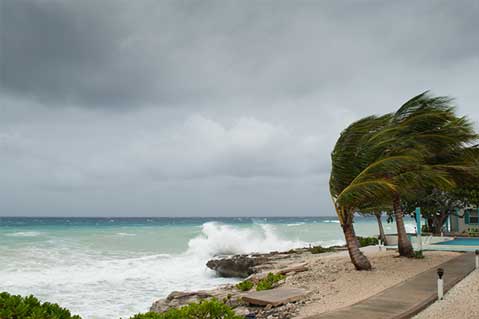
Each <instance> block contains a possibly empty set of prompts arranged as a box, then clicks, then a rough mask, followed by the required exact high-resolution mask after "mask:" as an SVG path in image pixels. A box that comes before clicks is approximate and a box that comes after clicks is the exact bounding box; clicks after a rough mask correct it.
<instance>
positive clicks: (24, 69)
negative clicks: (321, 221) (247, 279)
mask: <svg viewBox="0 0 479 319" xmlns="http://www.w3.org/2000/svg"><path fill="white" fill-rule="evenodd" d="M478 16H479V2H477V1H474V0H470V1H467V0H461V1H433V0H430V1H302V0H294V1H292V0H290V1H282V0H279V1H276V0H275V1H273V0H270V1H267V0H261V1H260V0H256V1H253V0H248V1H239V0H236V1H228V0H218V1H210V0H203V1H199V0H190V1H180V0H178V1H158V0H155V1H153V0H152V1H149V0H138V1H131V0H115V1H108V0H102V1H98V0H92V1H87V0H82V1H73V0H72V1H67V0H38V1H34V0H31V1H26V0H0V63H1V69H0V181H1V183H0V216H287V215H289V216H306V215H309V216H319V215H333V214H334V211H333V209H332V204H331V200H330V198H329V193H328V187H327V182H328V177H329V170H330V152H331V150H332V147H333V145H334V143H335V141H336V139H337V137H338V135H339V133H340V131H341V130H342V129H343V128H344V127H345V126H347V125H348V124H349V123H351V122H352V121H354V120H356V119H359V118H361V117H363V116H366V115H370V114H380V113H386V112H390V111H393V110H395V109H396V108H398V107H399V106H400V105H401V104H402V103H403V102H404V101H405V100H407V99H408V98H410V97H412V96H414V95H416V94H418V93H421V92H423V91H425V90H431V91H432V92H433V93H434V94H437V95H450V96H453V97H455V98H456V103H457V105H458V111H459V113H460V114H465V115H468V116H470V118H471V119H472V120H474V121H475V122H479V105H478V101H479V41H478V32H479V19H478V18H477V17H478Z"/></svg>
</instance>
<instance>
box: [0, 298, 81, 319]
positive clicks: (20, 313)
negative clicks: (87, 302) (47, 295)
mask: <svg viewBox="0 0 479 319" xmlns="http://www.w3.org/2000/svg"><path fill="white" fill-rule="evenodd" d="M0 318H2V319H27V318H28V319H81V318H80V316H76V315H75V316H72V315H71V313H70V311H69V310H67V309H65V308H62V307H60V306H59V305H57V304H52V303H49V302H44V303H41V302H40V301H39V300H38V299H37V298H35V297H34V296H28V297H22V296H18V295H10V294H9V293H7V292H2V293H0Z"/></svg>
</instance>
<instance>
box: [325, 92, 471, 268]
mask: <svg viewBox="0 0 479 319" xmlns="http://www.w3.org/2000/svg"><path fill="white" fill-rule="evenodd" d="M450 102H451V100H450V99H449V98H445V97H430V96H429V95H428V94H427V93H423V94H421V95H418V96H416V97H414V98H412V99H411V100H409V101H408V102H406V103H405V104H404V105H403V106H402V107H401V108H400V109H399V110H398V111H397V112H396V113H394V114H386V115H384V116H381V117H376V116H370V117H366V118H364V119H362V120H360V121H358V122H355V123H353V124H351V125H350V126H349V127H348V128H346V129H345V130H344V131H343V132H342V133H341V136H340V137H339V139H338V141H337V143H336V145H335V148H334V150H333V152H332V154H331V158H332V170H331V177H330V183H329V184H330V192H331V196H332V199H333V202H334V206H335V209H336V213H337V215H338V218H339V220H340V222H341V227H342V229H343V232H344V235H345V238H346V243H347V247H348V251H349V254H350V257H351V260H352V262H353V264H354V265H355V267H356V269H359V270H363V269H371V264H370V263H369V261H368V260H367V258H366V257H365V256H364V255H363V254H362V253H361V251H360V250H359V243H358V242H357V240H356V237H355V232H354V227H353V218H354V213H355V212H356V211H365V210H368V209H370V208H371V207H373V206H376V207H380V206H386V205H391V204H392V205H391V206H392V208H393V212H394V216H395V219H396V225H397V230H398V243H399V245H398V246H399V253H400V255H401V256H411V255H412V254H413V248H412V245H411V242H410V241H409V240H408V238H407V234H406V230H405V227H404V220H403V212H402V209H401V197H403V196H411V195H412V194H414V193H415V192H416V191H417V190H418V189H421V188H424V187H428V186H434V187H439V188H442V189H447V188H451V187H453V186H454V178H453V177H452V175H453V172H454V171H458V170H462V171H466V170H468V169H469V168H468V167H467V165H465V163H459V164H458V163H453V162H450V161H444V160H442V161H438V156H439V154H441V152H443V153H446V154H450V153H451V152H455V151H458V150H461V149H462V148H464V147H465V146H466V145H467V144H468V143H471V141H474V140H475V139H476V138H477V136H476V135H475V133H474V130H473V129H472V125H471V124H470V122H469V121H468V120H467V119H466V118H458V117H457V116H456V115H455V113H454V108H453V107H452V106H451V105H450Z"/></svg>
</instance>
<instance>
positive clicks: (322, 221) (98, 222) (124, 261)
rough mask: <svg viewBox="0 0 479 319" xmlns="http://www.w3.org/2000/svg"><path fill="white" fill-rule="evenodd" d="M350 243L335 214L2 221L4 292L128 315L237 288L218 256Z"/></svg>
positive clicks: (361, 222)
mask: <svg viewBox="0 0 479 319" xmlns="http://www.w3.org/2000/svg"><path fill="white" fill-rule="evenodd" d="M408 227H409V228H410V229H413V227H414V226H413V221H412V220H410V221H408ZM355 228H356V232H357V234H358V235H363V236H369V235H376V234H377V224H376V220H375V219H374V218H357V221H356V224H355ZM385 228H386V232H395V231H394V229H395V225H393V224H387V223H385ZM343 243H344V241H343V236H342V232H341V229H340V226H339V223H338V221H337V219H336V217H322V218H5V217H3V218H0V291H8V292H10V293H14V294H22V295H27V294H34V295H36V296H38V297H39V298H40V299H42V300H45V301H51V302H58V303H60V304H62V305H64V306H65V307H67V308H69V309H71V310H72V311H73V312H74V313H77V314H80V315H82V317H83V318H92V319H106V318H109V319H111V318H119V317H123V318H128V317H129V316H131V315H132V314H134V313H138V312H144V311H147V310H148V308H149V306H150V305H151V304H152V302H153V301H154V300H156V299H158V298H162V297H165V296H166V295H168V293H170V292H171V291H173V290H194V289H206V288H212V287H214V286H217V285H219V284H222V283H228V282H235V281H236V279H224V278H218V277H216V276H215V274H214V273H213V272H212V271H210V270H209V269H207V268H206V266H205V263H206V261H207V260H208V259H209V258H211V257H213V256H214V255H218V254H236V253H250V252H268V251H272V250H288V249H291V248H296V247H304V246H308V245H309V244H321V245H324V246H328V245H336V244H343Z"/></svg>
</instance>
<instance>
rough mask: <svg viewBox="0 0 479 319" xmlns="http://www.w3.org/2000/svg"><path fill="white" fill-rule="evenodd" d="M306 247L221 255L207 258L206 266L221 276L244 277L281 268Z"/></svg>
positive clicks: (294, 258) (292, 260)
mask: <svg viewBox="0 0 479 319" xmlns="http://www.w3.org/2000/svg"><path fill="white" fill-rule="evenodd" d="M305 251H307V249H295V250H291V251H289V252H271V253H268V254H251V255H234V256H222V257H216V258H214V259H211V260H209V261H208V262H207V263H206V266H207V267H208V268H210V269H212V270H214V271H216V273H217V274H218V276H221V277H238V278H246V277H248V276H251V275H253V274H256V273H261V272H264V271H266V270H268V269H273V268H281V266H286V265H288V264H291V263H293V262H294V261H295V260H297V259H298V258H300V257H299V256H300V255H301V253H303V252H305Z"/></svg>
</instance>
